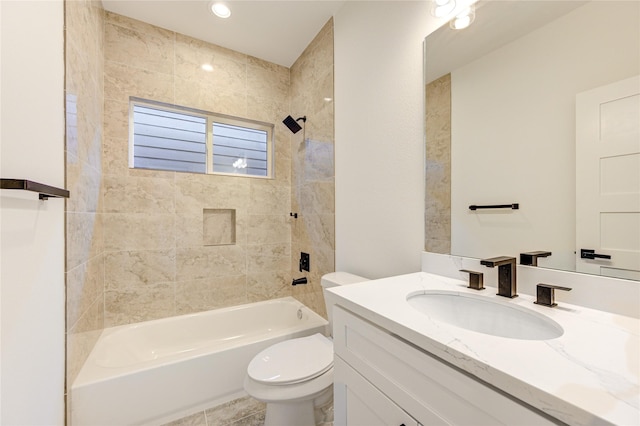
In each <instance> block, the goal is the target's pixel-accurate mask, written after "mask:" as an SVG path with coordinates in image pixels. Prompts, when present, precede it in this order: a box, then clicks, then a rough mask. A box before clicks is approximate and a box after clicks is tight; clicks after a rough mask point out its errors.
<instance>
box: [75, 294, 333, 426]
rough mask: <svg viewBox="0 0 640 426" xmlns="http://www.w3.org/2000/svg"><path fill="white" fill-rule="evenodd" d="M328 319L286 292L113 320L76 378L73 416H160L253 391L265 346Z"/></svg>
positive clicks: (120, 419)
mask: <svg viewBox="0 0 640 426" xmlns="http://www.w3.org/2000/svg"><path fill="white" fill-rule="evenodd" d="M327 327H328V323H327V321H326V320H325V319H324V318H322V317H321V316H319V315H317V314H316V313H315V312H313V311H312V310H310V309H309V308H307V307H306V306H304V305H303V304H302V303H300V302H299V301H297V300H296V299H294V298H293V297H285V298H282V299H274V300H270V301H266V302H257V303H249V304H246V305H240V306H234V307H230V308H224V309H217V310H213V311H207V312H201V313H196V314H189V315H182V316H178V317H172V318H164V319H160V320H154V321H147V322H142V323H137V324H129V325H124V326H119V327H112V328H107V329H105V330H104V331H103V332H102V334H101V335H100V338H99V339H98V342H97V343H96V345H95V347H94V349H93V351H92V352H91V354H90V355H89V357H88V358H87V361H86V362H85V364H84V366H83V367H82V369H81V370H80V373H79V374H78V377H77V378H76V380H75V381H74V382H73V385H72V386H71V392H70V395H69V399H70V403H71V424H72V425H73V426H80V425H130V424H160V423H163V422H167V421H171V420H175V419H178V418H181V417H183V416H186V415H188V414H191V413H194V412H196V411H199V410H203V409H205V408H209V407H211V406H214V405H217V404H220V403H223V402H227V401H229V400H231V399H234V398H236V397H240V396H243V395H246V394H245V393H244V390H243V388H242V384H243V380H244V375H245V373H246V369H247V365H248V364H249V361H251V359H252V358H253V357H254V356H255V355H256V354H257V353H258V352H260V351H261V350H263V349H265V348H266V347H268V346H270V345H272V344H274V343H277V342H280V341H283V340H286V339H291V338H295V337H302V336H308V335H311V334H314V333H323V334H326V332H327Z"/></svg>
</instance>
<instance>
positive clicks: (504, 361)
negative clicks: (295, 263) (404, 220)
mask: <svg viewBox="0 0 640 426" xmlns="http://www.w3.org/2000/svg"><path fill="white" fill-rule="evenodd" d="M425 290H448V291H456V292H460V293H468V294H473V295H474V296H483V297H487V298H490V299H494V300H495V301H497V302H499V303H506V304H514V305H518V306H520V307H524V308H527V309H530V310H532V311H535V312H538V313H540V314H543V315H545V316H547V317H548V318H551V319H553V320H554V321H556V322H557V323H558V324H560V325H561V326H562V327H563V329H564V334H563V335H562V336H560V337H557V338H555V339H551V340H518V339H509V338H504V337H497V336H492V335H487V334H481V333H477V332H473V331H469V330H466V329H463V328H458V327H455V326H452V325H449V324H446V323H444V322H439V321H436V320H432V319H431V318H429V317H428V316H427V315H425V314H423V313H421V312H419V311H418V310H416V309H413V308H412V307H411V306H410V305H409V304H408V302H407V300H406V298H407V295H409V294H412V293H415V292H420V291H425ZM328 291H329V292H330V293H331V295H330V296H329V297H331V298H332V299H334V302H335V303H336V304H337V305H339V306H342V307H344V308H346V309H348V310H350V311H352V312H354V313H356V314H358V315H360V316H362V317H364V318H366V319H368V320H369V321H371V322H374V323H376V324H378V325H379V326H381V327H383V328H385V329H387V330H388V331H390V332H392V333H394V334H397V335H398V336H400V337H402V338H403V339H406V340H407V341H409V342H411V343H413V344H414V345H417V346H418V347H420V348H422V349H423V350H425V351H427V352H429V353H431V354H433V355H435V356H437V357H439V358H441V359H443V360H445V361H447V362H449V363H451V364H453V365H455V366H457V367H459V368H461V369H462V370H465V371H467V372H468V373H470V374H472V375H474V376H476V377H477V378H479V379H481V380H483V381H485V382H487V383H489V384H491V385H493V386H495V387H497V388H499V389H502V390H503V391H504V392H507V393H509V394H510V395H512V396H514V397H516V398H518V399H520V400H522V401H523V402H526V403H527V404H529V405H531V406H534V407H536V408H538V409H539V410H541V411H543V412H545V413H547V414H549V415H551V416H552V417H555V418H557V419H559V420H561V421H563V422H565V423H568V424H572V425H573V424H585V425H586V424H598V425H603V424H613V425H640V386H639V375H640V321H639V320H638V319H636V318H631V317H626V316H620V315H615V314H611V313H608V312H603V311H597V310H593V309H588V308H583V307H581V306H576V305H570V304H566V303H560V304H559V306H557V307H554V308H549V307H545V306H539V305H536V304H534V303H533V301H534V300H535V298H533V297H531V296H527V295H522V294H521V295H520V296H519V297H517V298H515V299H506V298H503V297H500V296H496V295H495V294H494V293H495V289H494V288H491V287H488V288H487V289H486V290H484V291H475V290H471V289H468V288H467V283H466V282H464V281H461V280H457V279H452V278H446V277H442V276H439V275H433V274H429V273H426V272H418V273H414V274H408V275H401V276H397V277H390V278H384V279H379V280H373V281H367V282H363V283H359V284H353V285H348V286H342V287H335V288H331V289H328ZM603 296H605V297H606V294H603Z"/></svg>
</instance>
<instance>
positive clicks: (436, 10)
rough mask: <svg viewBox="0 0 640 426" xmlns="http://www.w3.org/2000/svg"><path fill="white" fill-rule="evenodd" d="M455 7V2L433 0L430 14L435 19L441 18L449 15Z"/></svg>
mask: <svg viewBox="0 0 640 426" xmlns="http://www.w3.org/2000/svg"><path fill="white" fill-rule="evenodd" d="M455 7H456V2H455V0H433V6H432V7H431V14H432V15H433V16H435V17H436V18H442V17H444V16H447V15H448V14H449V13H451V12H452V11H453V9H455Z"/></svg>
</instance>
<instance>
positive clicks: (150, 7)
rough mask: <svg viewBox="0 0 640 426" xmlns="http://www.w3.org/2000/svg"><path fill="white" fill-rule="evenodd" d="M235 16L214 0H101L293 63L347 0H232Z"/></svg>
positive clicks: (138, 16) (206, 38)
mask: <svg viewBox="0 0 640 426" xmlns="http://www.w3.org/2000/svg"><path fill="white" fill-rule="evenodd" d="M225 3H226V4H227V5H228V6H229V8H230V9H231V17H230V18H228V19H221V18H218V17H217V16H215V15H213V14H212V13H211V12H210V10H209V4H210V0H102V4H103V6H104V8H105V10H108V11H110V12H113V13H117V14H120V15H124V16H128V17H130V18H133V19H137V20H140V21H144V22H147V23H149V24H153V25H156V26H158V27H162V28H166V29H168V30H171V31H175V32H178V33H181V34H185V35H188V36H191V37H194V38H197V39H200V40H204V41H207V42H210V43H213V44H216V45H218V46H222V47H226V48H228V49H232V50H235V51H237V52H241V53H244V54H247V55H250V56H255V57H258V58H260V59H264V60H266V61H269V62H273V63H276V64H279V65H283V66H285V67H290V66H291V65H293V63H294V62H295V61H296V59H298V57H299V56H300V54H301V53H302V52H303V51H304V49H305V48H306V47H307V46H308V45H309V43H310V42H311V41H312V40H313V38H314V37H315V36H316V35H317V34H318V32H319V31H320V30H321V29H322V27H323V26H324V24H326V22H327V21H328V20H329V18H331V17H332V16H333V15H334V14H335V12H336V11H337V10H338V9H340V7H342V5H343V4H344V3H345V0H341V1H333V0H319V1H318V0H289V1H271V0H228V1H225Z"/></svg>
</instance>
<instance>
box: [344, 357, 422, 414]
mask: <svg viewBox="0 0 640 426" xmlns="http://www.w3.org/2000/svg"><path fill="white" fill-rule="evenodd" d="M333 368H334V371H335V377H340V378H341V380H340V381H336V382H335V394H336V397H337V398H340V399H341V401H343V402H344V404H342V405H340V408H338V407H336V411H335V419H334V423H335V425H336V426H345V425H348V426H401V425H403V426H418V422H417V421H416V420H415V419H414V418H412V417H411V416H410V415H408V414H407V413H406V412H405V411H404V410H402V409H401V408H400V407H398V405H396V404H395V403H394V402H393V401H391V400H390V399H389V398H387V397H386V396H385V395H384V394H383V393H382V392H380V391H379V390H378V389H376V388H375V387H374V386H373V385H372V384H371V383H369V382H368V381H367V380H366V379H365V378H364V377H362V376H361V375H360V374H358V373H357V372H356V371H355V370H354V369H353V368H351V367H349V366H348V365H347V363H345V362H344V361H342V360H341V359H340V358H336V360H335V362H334V365H333Z"/></svg>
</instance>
